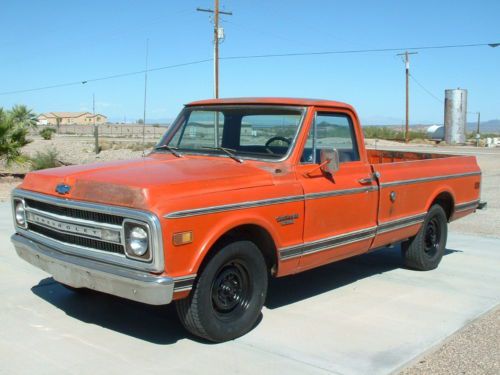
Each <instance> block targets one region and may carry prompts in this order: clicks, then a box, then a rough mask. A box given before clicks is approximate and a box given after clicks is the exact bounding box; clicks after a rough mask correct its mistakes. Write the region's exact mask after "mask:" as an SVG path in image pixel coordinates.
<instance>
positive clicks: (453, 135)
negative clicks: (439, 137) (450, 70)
mask: <svg viewBox="0 0 500 375" xmlns="http://www.w3.org/2000/svg"><path fill="white" fill-rule="evenodd" d="M466 126H467V90H464V89H460V88H458V89H450V90H445V91H444V140H445V141H446V143H450V144H453V143H465V130H466Z"/></svg>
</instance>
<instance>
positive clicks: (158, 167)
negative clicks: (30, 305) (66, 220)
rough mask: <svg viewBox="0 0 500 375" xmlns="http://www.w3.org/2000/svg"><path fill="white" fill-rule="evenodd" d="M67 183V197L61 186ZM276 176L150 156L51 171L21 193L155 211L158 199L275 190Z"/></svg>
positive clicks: (219, 162)
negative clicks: (252, 190)
mask: <svg viewBox="0 0 500 375" xmlns="http://www.w3.org/2000/svg"><path fill="white" fill-rule="evenodd" d="M59 184H66V185H69V186H70V190H69V192H68V193H67V194H65V195H60V194H58V193H57V192H56V186H57V185H59ZM272 184H273V179H272V176H271V173H269V172H267V171H265V170H263V169H260V168H257V167H255V166H253V165H251V164H249V163H248V164H247V163H243V164H239V163H237V162H235V161H234V160H232V159H226V158H212V157H210V158H209V157H206V158H203V157H191V156H186V157H182V158H176V157H173V156H170V155H165V154H153V155H151V156H148V157H144V158H140V159H133V160H126V161H116V162H106V163H95V164H88V165H79V166H69V167H61V168H52V169H45V170H42V171H37V172H32V173H29V174H27V175H26V178H25V179H24V181H23V183H22V185H21V186H20V188H22V189H25V190H30V191H34V192H38V193H43V194H48V195H53V196H58V197H64V198H69V199H76V200H83V201H90V202H96V203H106V204H113V205H119V206H126V207H133V208H141V209H145V208H148V207H149V208H151V206H152V204H153V202H151V198H152V197H155V196H156V197H158V196H160V195H161V196H163V197H168V199H178V198H184V197H189V196H191V195H194V194H196V195H198V196H199V195H200V194H210V193H215V192H222V191H228V190H236V189H245V188H253V187H259V186H267V185H272Z"/></svg>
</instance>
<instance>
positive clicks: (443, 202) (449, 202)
mask: <svg viewBox="0 0 500 375" xmlns="http://www.w3.org/2000/svg"><path fill="white" fill-rule="evenodd" d="M435 204H439V205H440V206H441V207H443V210H444V212H445V213H446V218H447V219H448V221H450V218H451V215H452V214H453V210H454V209H455V202H454V200H453V197H452V195H451V194H450V193H448V192H446V191H445V192H442V193H440V194H439V195H438V196H437V197H436V198H434V200H433V201H432V204H431V207H432V206H433V205H435Z"/></svg>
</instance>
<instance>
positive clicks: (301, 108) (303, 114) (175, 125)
mask: <svg viewBox="0 0 500 375" xmlns="http://www.w3.org/2000/svg"><path fill="white" fill-rule="evenodd" d="M222 107H224V108H229V109H230V108H241V107H251V108H255V107H259V108H263V109H286V110H293V111H296V112H300V114H301V116H300V121H299V125H298V126H297V129H296V131H295V135H294V137H293V140H292V143H291V144H290V147H289V148H288V151H287V153H286V154H285V155H284V156H283V157H281V158H279V159H272V158H260V157H247V156H244V155H241V154H239V153H237V154H236V155H237V156H238V157H240V158H241V159H243V160H256V161H265V162H270V163H280V162H283V161H285V160H287V159H288V158H289V157H290V156H291V155H292V153H293V151H294V150H295V146H296V143H297V139H298V137H299V134H300V133H301V131H302V128H303V126H304V120H305V117H306V114H307V111H308V107H307V106H290V105H269V104H211V105H199V106H198V105H195V106H186V107H184V108H183V110H182V111H181V113H180V114H179V115H178V116H177V118H176V119H175V121H174V122H173V123H172V125H173V126H170V127H169V128H168V130H167V132H166V133H165V135H164V136H163V137H162V138H161V140H160V142H159V143H158V144H157V146H161V145H163V144H168V142H170V141H171V140H172V138H173V137H174V135H175V133H176V132H177V130H178V128H179V127H180V126H181V125H182V121H183V120H184V116H183V114H184V112H185V111H186V110H188V109H189V110H193V109H196V110H197V109H201V110H210V111H213V110H214V109H215V108H222ZM160 151H161V150H160ZM179 151H181V152H182V153H183V155H189V154H192V155H202V156H216V157H225V158H229V156H227V155H225V154H217V153H207V152H202V151H201V150H200V152H198V151H196V150H190V149H184V148H180V149H179ZM155 152H157V151H153V152H152V153H155Z"/></svg>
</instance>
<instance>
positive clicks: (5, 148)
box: [0, 105, 36, 164]
mask: <svg viewBox="0 0 500 375" xmlns="http://www.w3.org/2000/svg"><path fill="white" fill-rule="evenodd" d="M34 127H36V116H35V114H34V113H33V112H32V111H31V110H30V109H28V108H27V107H26V106H24V105H16V106H14V107H12V109H11V110H10V111H4V109H3V108H0V158H3V159H5V161H6V162H7V164H10V163H12V162H20V161H22V160H23V157H22V155H21V148H22V147H23V146H25V145H27V144H28V143H29V141H28V139H27V138H26V137H27V136H28V133H29V129H30V128H34Z"/></svg>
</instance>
